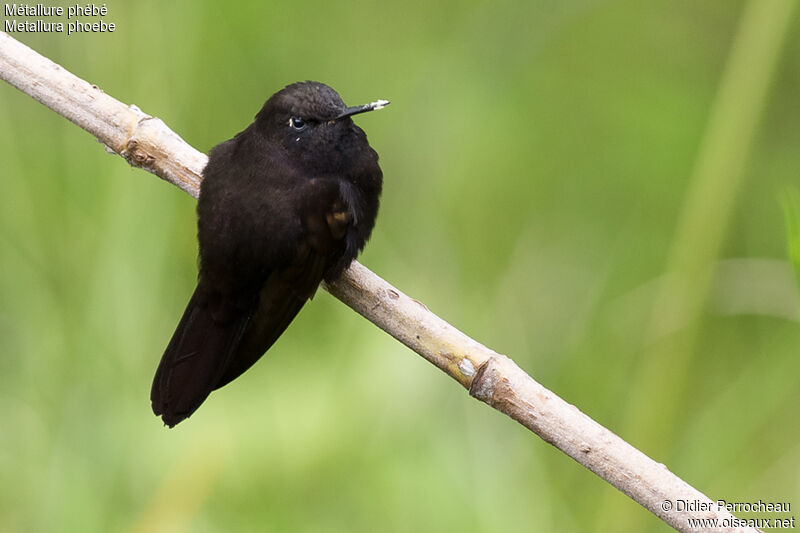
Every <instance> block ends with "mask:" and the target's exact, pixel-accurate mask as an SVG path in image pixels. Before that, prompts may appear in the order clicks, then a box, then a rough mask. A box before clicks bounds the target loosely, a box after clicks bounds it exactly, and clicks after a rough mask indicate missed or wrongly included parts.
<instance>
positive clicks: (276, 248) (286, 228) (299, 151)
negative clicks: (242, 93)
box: [150, 82, 388, 427]
mask: <svg viewBox="0 0 800 533" xmlns="http://www.w3.org/2000/svg"><path fill="white" fill-rule="evenodd" d="M386 103H388V102H383V101H379V102H376V103H374V104H370V105H368V106H361V107H359V108H348V107H346V106H345V105H344V102H342V99H341V98H340V97H339V95H338V94H337V93H336V91H334V90H333V89H331V88H330V87H328V86H327V85H324V84H322V83H317V82H303V83H295V84H292V85H289V86H288V87H286V88H284V89H283V90H281V91H279V92H277V93H275V94H274V95H273V96H272V97H271V98H270V99H269V100H267V102H266V103H265V104H264V106H263V107H262V109H261V111H259V113H258V114H257V115H256V118H255V121H254V122H253V123H252V124H251V125H250V126H249V127H247V129H245V130H244V131H242V132H241V133H239V134H237V135H236V136H235V137H234V138H233V139H230V140H228V141H225V142H223V143H221V144H219V145H217V146H216V147H214V148H213V149H212V150H211V153H210V154H209V161H208V165H207V166H206V168H205V170H204V171H203V182H202V185H201V189H200V198H199V201H198V206H197V214H198V224H197V225H198V241H199V247H200V273H199V276H198V284H197V288H196V289H195V291H194V294H193V295H192V297H191V299H190V300H189V304H188V305H187V307H186V311H184V314H183V318H181V321H180V323H179V324H178V328H177V330H176V331H175V333H174V335H173V337H172V340H171V341H170V343H169V345H168V346H167V349H166V351H165V352H164V355H163V356H162V358H161V363H160V364H159V366H158V370H157V371H156V375H155V379H154V380H153V387H152V390H151V394H150V399H151V402H152V406H153V412H155V414H156V415H160V416H161V417H162V418H163V420H164V422H165V423H166V424H167V425H168V426H170V427H172V426H174V425H175V424H177V423H178V422H180V421H181V420H184V419H185V418H187V417H189V416H190V415H191V414H192V413H193V412H194V411H195V410H196V409H197V408H198V407H199V406H200V404H201V403H203V401H204V400H205V399H206V398H207V397H208V395H209V394H210V393H211V391H212V390H214V389H217V388H219V387H222V386H223V385H225V384H227V383H229V382H230V381H232V380H234V379H236V378H237V377H238V376H239V375H240V374H241V373H242V372H244V371H245V370H247V369H248V368H249V367H250V366H251V365H252V364H253V363H255V362H256V361H257V360H258V359H259V358H260V357H261V355H262V354H263V353H264V352H265V351H266V350H267V349H269V347H270V346H272V344H273V343H274V342H275V341H276V340H277V338H278V337H279V336H280V335H281V333H283V331H284V330H285V329H286V328H287V327H288V325H289V323H290V322H291V321H292V320H293V319H294V317H295V316H296V315H297V313H298V312H299V311H300V308H301V307H303V304H305V302H306V301H307V300H309V299H310V298H311V297H312V296H313V295H314V292H315V291H316V289H317V286H318V285H319V283H320V281H322V280H323V279H327V280H331V279H334V278H335V277H336V276H338V275H339V274H340V273H341V271H342V270H343V269H345V268H346V267H347V266H348V265H349V264H350V262H351V261H352V260H353V259H354V258H355V257H356V255H357V254H358V253H359V251H361V249H362V248H363V247H364V244H365V243H366V242H367V239H369V236H370V233H371V232H372V228H373V226H374V224H375V217H376V216H377V213H378V198H379V196H380V192H381V184H382V173H381V169H380V167H379V166H378V155H377V154H376V153H375V151H374V150H373V149H372V148H371V147H370V146H369V144H368V142H367V137H366V135H365V134H364V132H363V131H362V130H361V128H359V127H358V126H356V125H355V124H354V123H353V121H352V119H351V118H350V116H351V115H353V114H356V113H360V112H363V111H369V110H371V109H379V108H380V107H382V106H383V105H385V104H386Z"/></svg>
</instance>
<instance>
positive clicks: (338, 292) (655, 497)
mask: <svg viewBox="0 0 800 533" xmlns="http://www.w3.org/2000/svg"><path fill="white" fill-rule="evenodd" d="M0 77H2V78H3V79H4V80H6V81H7V82H9V83H10V84H11V85H13V86H15V87H16V88H18V89H19V90H21V91H23V92H25V93H26V94H28V95H30V96H32V97H33V98H35V99H36V100H38V101H39V102H41V103H42V104H44V105H46V106H47V107H50V108H51V109H53V110H54V111H56V112H57V113H59V114H60V115H63V116H64V117H66V118H68V119H69V120H71V121H72V122H74V123H75V124H76V125H78V126H80V127H81V128H83V129H85V130H86V131H88V132H89V133H91V134H92V135H94V136H95V137H97V139H98V140H99V141H100V142H102V143H103V144H105V145H106V147H107V149H108V150H110V151H113V152H115V153H117V154H119V155H121V156H122V157H124V158H125V159H126V160H127V161H128V163H130V164H131V165H133V166H136V167H140V168H143V169H145V170H147V171H149V172H152V173H153V174H155V175H157V176H159V177H161V178H162V179H164V180H166V181H168V182H170V183H172V184H174V185H176V186H177V187H179V188H181V189H182V190H184V191H186V192H187V193H189V194H190V195H192V196H193V197H195V198H196V197H197V195H198V192H199V187H200V182H201V179H202V170H203V167H204V166H205V164H206V161H207V158H206V156H205V155H203V154H202V153H200V152H198V151H197V150H195V149H194V148H192V147H191V146H189V145H188V144H187V143H186V142H184V141H183V140H182V139H181V138H180V137H179V136H178V135H177V134H175V133H174V132H173V131H172V130H170V129H169V128H168V127H167V126H166V125H165V124H164V123H163V122H162V121H161V120H159V119H157V118H155V117H151V116H149V115H147V114H145V113H143V112H142V111H140V110H139V109H138V108H136V107H135V106H127V105H125V104H123V103H121V102H119V101H118V100H116V99H114V98H112V97H111V96H108V95H106V94H105V93H103V91H101V90H100V89H99V88H98V87H97V86H96V85H92V84H90V83H88V82H86V81H84V80H82V79H80V78H78V77H76V76H74V75H73V74H71V73H69V72H67V71H66V70H64V69H63V68H62V67H60V66H59V65H56V64H55V63H53V62H52V61H50V60H49V59H47V58H45V57H43V56H41V55H39V54H37V53H36V52H35V51H33V50H31V49H30V48H28V47H27V46H25V45H23V44H22V43H20V42H18V41H16V40H14V39H13V38H11V37H10V36H9V35H8V34H6V33H2V32H0ZM325 288H326V289H327V290H328V291H329V292H330V293H331V294H332V295H333V296H335V297H336V298H338V299H339V300H341V301H342V302H344V303H345V304H346V305H348V306H350V307H351V308H352V309H354V310H355V311H356V312H358V313H359V314H361V315H363V316H364V317H365V318H367V320H369V321H371V322H372V323H374V324H375V325H377V326H378V327H379V328H381V329H382V330H384V331H385V332H387V333H388V334H389V335H391V336H392V337H394V338H395V339H397V340H399V341H400V342H402V343H403V344H405V345H406V346H408V347H409V348H411V349H412V350H414V351H415V352H417V353H418V354H419V355H421V356H422V357H424V358H425V359H427V360H428V361H430V362H431V363H433V364H434V365H435V366H436V367H438V368H439V369H440V370H442V371H443V372H445V373H446V374H448V375H449V376H450V377H452V378H453V379H455V380H456V381H458V382H459V383H460V384H461V385H462V386H464V387H465V388H466V389H467V390H469V394H470V395H471V396H473V397H475V398H477V399H478V400H480V401H482V402H485V403H486V404H488V405H490V406H492V407H494V408H495V409H497V410H498V411H500V412H502V413H505V414H506V415H508V416H509V417H511V418H513V419H514V420H516V421H518V422H519V423H520V424H522V425H524V426H525V427H527V428H528V429H530V430H531V431H532V432H534V433H535V434H536V435H538V436H539V437H541V438H542V439H543V440H545V441H546V442H548V443H550V444H552V445H553V446H555V447H556V448H558V449H559V450H561V451H563V452H564V453H565V454H567V455H569V456H570V457H572V458H573V459H575V460H576V461H577V462H579V463H580V464H582V465H583V466H585V467H586V468H588V469H589V470H591V471H592V472H594V473H595V474H597V475H598V476H600V477H601V478H603V479H604V480H606V481H607V482H608V483H610V484H611V485H613V486H614V487H616V488H617V489H619V490H620V491H622V492H623V493H625V494H627V495H628V496H629V497H630V498H632V499H633V500H635V501H636V502H638V503H639V504H641V505H642V506H643V507H644V508H646V509H647V510H649V511H650V512H652V513H653V514H655V515H656V516H658V517H659V518H660V519H661V520H663V521H664V522H666V523H667V524H669V525H670V526H672V527H674V528H675V529H677V530H679V531H704V530H713V531H715V532H717V533H719V532H722V531H725V532H734V531H742V532H744V531H749V532H752V531H756V530H755V529H751V528H740V527H734V526H733V525H732V524H735V523H736V522H735V520H736V519H735V518H733V516H732V515H731V514H730V513H728V512H727V511H726V510H725V509H724V508H722V509H718V508H717V505H716V504H715V503H714V502H712V501H711V500H710V499H709V498H708V497H706V496H705V495H703V494H702V493H700V492H699V491H698V490H696V489H695V488H693V487H692V486H690V485H689V484H687V483H686V482H684V481H683V480H681V479H680V478H678V477H677V476H676V475H674V474H673V473H672V472H670V471H669V470H668V469H667V468H666V467H665V466H664V465H663V464H660V463H657V462H656V461H654V460H652V459H650V458H649V457H647V456H646V455H645V454H643V453H642V452H640V451H639V450H637V449H636V448H634V447H633V446H631V445H630V444H628V443H627V442H625V441H624V440H622V439H621V438H619V437H618V436H617V435H615V434H614V433H612V432H611V431H609V430H608V429H606V428H604V427H603V426H601V425H600V424H598V423H597V422H595V421H594V420H592V419H591V418H589V417H588V416H587V415H585V414H584V413H582V412H581V411H580V410H578V409H577V408H576V407H575V406H573V405H570V404H569V403H567V402H565V401H564V400H562V399H561V398H559V397H558V396H557V395H555V394H554V393H553V392H551V391H549V390H548V389H546V388H545V387H543V386H542V385H540V384H539V383H537V382H536V381H535V380H533V378H531V377H530V376H529V375H527V374H526V373H525V372H524V371H523V370H522V369H520V368H519V367H518V366H517V365H516V364H515V363H514V362H513V361H512V360H511V359H509V358H508V357H506V356H504V355H500V354H498V353H496V352H494V351H492V350H490V349H489V348H487V347H485V346H483V345H482V344H480V343H478V342H477V341H475V340H473V339H471V338H470V337H468V336H467V335H465V334H464V333H462V332H460V331H458V330H457V329H455V328H454V327H453V326H451V325H450V324H448V323H447V322H445V321H444V320H442V319H441V318H439V317H438V316H436V315H435V314H433V313H431V312H430V311H429V310H428V309H427V308H426V307H425V306H424V305H423V304H421V303H420V302H418V301H416V300H414V299H412V298H409V297H408V296H406V295H405V294H403V293H402V292H400V291H399V290H397V289H396V288H394V287H392V286H391V285H390V284H389V283H387V282H386V281H384V280H383V279H381V278H380V277H378V276H377V275H375V274H374V273H372V272H371V271H370V270H369V269H367V268H366V267H364V266H363V265H361V264H359V263H358V262H354V263H353V264H352V265H351V267H350V268H349V269H348V270H346V271H345V272H344V273H343V274H342V276H341V277H340V278H339V279H338V280H337V281H335V282H334V283H331V284H328V285H326V286H325ZM679 502H689V503H691V504H692V505H680V503H679ZM670 506H671V508H670ZM690 508H691V510H689V509H690ZM704 518H705V519H716V520H718V523H717V526H716V527H712V526H711V525H709V526H706V527H700V526H690V524H689V520H690V519H704Z"/></svg>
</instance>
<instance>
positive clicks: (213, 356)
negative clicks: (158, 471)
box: [150, 289, 250, 427]
mask: <svg viewBox="0 0 800 533" xmlns="http://www.w3.org/2000/svg"><path fill="white" fill-rule="evenodd" d="M200 300H201V298H200V297H199V295H198V289H195V291H194V294H192V298H191V299H190V300H189V304H188V305H187V306H186V311H184V313H183V317H182V318H181V321H180V323H179V324H178V328H177V329H176V330H175V333H174V334H173V335H172V340H170V342H169V345H168V346H167V349H166V350H165V351H164V355H163V356H161V362H160V363H159V365H158V370H156V375H155V378H154V379H153V387H152V389H151V391H150V401H151V403H152V407H153V412H154V413H155V414H156V415H158V416H161V417H162V418H163V420H164V423H165V424H167V425H168V426H169V427H173V426H174V425H175V424H177V423H178V422H180V421H181V420H184V419H185V418H188V417H189V416H190V415H191V414H192V413H193V412H194V411H195V410H196V409H197V408H198V407H200V404H202V403H203V401H205V399H206V398H207V397H208V395H209V394H210V393H211V391H212V390H214V389H215V388H217V386H218V382H219V380H220V378H221V377H222V376H223V374H224V373H225V371H226V368H227V367H228V365H229V363H230V360H231V357H232V356H233V354H234V352H235V351H236V349H237V346H238V344H239V342H240V340H241V338H242V335H243V334H244V332H245V330H246V329H247V325H248V322H249V320H250V315H249V314H248V313H241V314H237V315H235V316H232V317H228V318H227V319H225V320H220V319H219V317H216V318H215V316H214V313H213V311H212V306H211V305H209V304H208V303H207V302H201V301H200Z"/></svg>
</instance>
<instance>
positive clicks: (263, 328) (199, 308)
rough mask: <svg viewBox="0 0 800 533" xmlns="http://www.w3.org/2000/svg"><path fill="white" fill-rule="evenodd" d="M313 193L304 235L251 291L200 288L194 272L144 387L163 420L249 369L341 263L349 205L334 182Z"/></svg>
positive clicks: (180, 416) (186, 412)
mask: <svg viewBox="0 0 800 533" xmlns="http://www.w3.org/2000/svg"><path fill="white" fill-rule="evenodd" d="M312 185H313V183H312ZM317 185H318V184H317ZM312 198H313V200H311V201H310V202H309V203H308V204H307V205H304V206H302V209H301V211H300V215H301V217H302V218H303V226H304V236H303V239H302V240H301V242H300V243H299V245H298V246H297V247H296V248H295V250H294V251H293V255H292V259H291V261H290V262H289V263H288V265H283V266H280V267H276V268H273V269H272V270H270V271H269V272H268V273H267V275H266V277H265V279H264V281H263V283H262V284H261V287H260V288H259V287H254V288H252V291H250V292H252V293H255V292H257V297H256V296H255V295H254V294H252V295H250V296H247V295H245V296H242V297H238V298H237V297H233V296H225V295H222V294H220V293H219V292H215V291H214V290H213V289H212V288H208V287H204V285H203V279H202V276H201V281H200V284H199V285H198V288H197V289H196V290H195V293H194V295H193V296H192V298H191V300H190V301H189V304H188V305H187V307H186V311H185V312H184V314H183V318H182V319H181V321H180V323H179V324H178V328H177V329H176V331H175V333H174V334H173V337H172V340H171V341H170V343H169V345H168V346H167V349H166V350H165V352H164V355H163V356H162V358H161V362H160V364H159V366H158V370H157V371H156V375H155V379H154V380H153V387H152V390H151V393H150V398H151V402H152V407H153V412H154V413H155V414H156V415H160V416H162V418H163V420H164V422H165V423H166V424H167V425H168V426H170V427H172V426H174V425H175V424H177V423H178V422H180V421H181V420H184V419H185V418H188V417H189V416H190V415H191V414H192V413H193V412H194V411H195V410H196V409H197V408H198V407H199V406H200V405H201V404H202V403H203V402H204V401H205V399H206V398H207V397H208V395H209V394H210V393H211V391H212V390H215V389H218V388H220V387H222V386H224V385H226V384H227V383H230V382H231V381H232V380H234V379H236V378H237V377H239V376H240V375H241V374H242V373H243V372H244V371H246V370H247V369H248V368H250V367H251V366H252V365H253V363H255V362H256V361H257V360H258V359H259V358H260V357H261V356H262V355H263V354H264V352H266V351H267V350H268V349H269V348H270V346H272V344H273V343H274V342H275V341H276V340H277V339H278V337H280V335H281V334H282V333H283V332H284V330H286V328H287V327H288V326H289V324H290V323H291V321H292V320H293V319H294V317H295V316H296V315H297V313H298V312H299V311H300V309H301V308H302V307H303V305H304V304H305V303H306V301H308V300H309V299H310V298H311V297H313V295H314V293H315V291H316V289H317V287H318V286H319V283H320V281H321V280H322V279H323V277H324V276H325V275H326V272H327V271H328V269H329V268H331V265H334V264H337V263H338V262H339V261H340V256H341V255H342V253H343V250H344V248H345V246H344V237H345V235H346V233H347V229H348V227H349V225H350V224H351V222H352V218H353V217H352V214H351V210H350V208H349V206H347V204H346V203H345V202H344V201H343V200H342V199H341V198H340V196H339V194H338V188H337V187H336V186H335V184H331V185H330V186H327V185H326V186H324V187H318V190H317V194H315V195H313V196H312Z"/></svg>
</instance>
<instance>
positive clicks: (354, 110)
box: [333, 100, 389, 120]
mask: <svg viewBox="0 0 800 533" xmlns="http://www.w3.org/2000/svg"><path fill="white" fill-rule="evenodd" d="M387 105H389V100H377V101H375V102H370V103H368V104H364V105H357V106H353V107H348V108H347V109H345V110H344V111H343V112H342V114H341V115H339V116H338V117H336V118H335V119H333V120H339V119H340V118H344V117H352V116H353V115H358V114H359V113H366V112H367V111H376V110H378V109H383V108H384V107H386V106H387Z"/></svg>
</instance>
